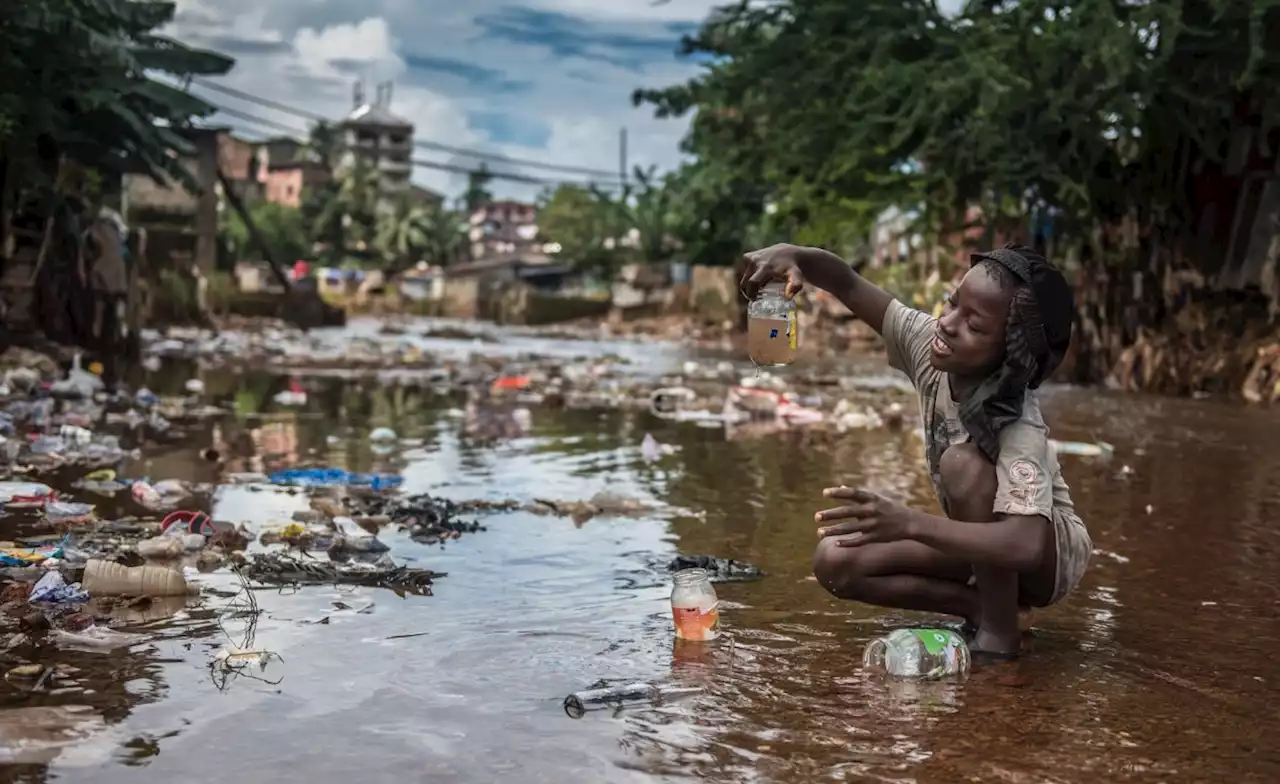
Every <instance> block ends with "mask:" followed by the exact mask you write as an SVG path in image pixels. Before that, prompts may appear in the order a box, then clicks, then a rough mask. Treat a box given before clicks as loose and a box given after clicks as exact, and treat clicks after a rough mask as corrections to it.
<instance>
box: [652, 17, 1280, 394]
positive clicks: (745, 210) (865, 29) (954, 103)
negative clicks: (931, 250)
mask: <svg viewBox="0 0 1280 784" xmlns="http://www.w3.org/2000/svg"><path fill="white" fill-rule="evenodd" d="M685 48H686V50H687V51H688V52H691V53H694V52H696V53H700V54H702V55H704V56H706V59H707V60H708V61H709V62H710V65H709V66H708V67H706V68H705V69H704V70H703V71H702V72H701V73H700V74H699V76H697V77H696V78H695V79H693V80H691V81H690V82H688V83H686V84H682V85H677V86H674V87H672V88H669V89H664V90H646V91H638V92H637V93H636V94H635V96H634V98H635V100H636V101H637V102H639V103H649V104H651V105H653V106H654V107H655V110H656V112H657V113H658V114H659V115H660V116H676V115H682V114H686V113H689V112H692V113H693V118H692V122H691V125H690V131H689V133H688V135H687V137H686V139H685V142H684V146H685V150H686V152H688V153H690V154H691V155H692V156H693V157H694V162H693V163H692V164H690V166H689V167H688V168H687V169H686V170H685V171H684V172H682V173H681V174H680V177H679V179H681V180H682V184H683V188H684V192H685V193H686V194H687V196H686V198H685V200H684V202H685V203H686V204H691V205H695V206H694V210H695V211H696V212H700V213H702V214H703V215H704V218H703V219H702V222H701V223H700V224H699V225H698V226H697V227H693V226H690V222H689V221H688V220H686V221H684V222H683V223H684V227H685V230H686V231H688V230H692V229H694V228H698V229H700V230H701V233H702V242H701V243H700V249H699V250H701V248H706V247H712V246H713V245H720V243H721V242H722V241H723V240H722V239H721V238H722V237H724V234H723V233H722V232H721V225H731V226H732V229H731V230H730V234H731V233H732V232H733V231H737V230H740V229H742V228H743V227H745V226H750V225H753V224H757V225H758V223H757V222H758V220H759V218H760V216H761V215H762V214H763V209H764V206H765V205H766V204H772V205H773V212H772V213H771V214H772V218H771V220H772V221H774V222H775V225H774V227H773V230H780V231H783V232H786V233H789V234H790V236H791V238H793V239H800V238H802V237H804V238H808V239H809V240H811V241H819V240H821V241H822V242H823V243H824V244H833V245H834V244H839V243H840V242H841V241H842V240H841V238H842V237H846V238H850V237H854V236H857V235H859V234H865V229H867V228H869V226H870V225H871V222H872V220H873V218H874V216H875V215H877V214H879V213H880V212H881V211H882V210H883V209H885V208H887V207H890V206H898V207H902V208H909V209H911V210H913V211H914V212H915V213H916V214H918V215H919V219H918V220H919V227H918V228H919V231H921V232H922V233H923V234H924V235H925V237H926V239H927V241H928V243H927V244H928V245H930V246H935V247H936V246H938V245H940V244H954V243H957V242H959V241H960V240H959V239H958V238H959V237H960V232H961V231H963V230H964V229H966V228H968V221H969V220H970V216H971V211H972V210H973V209H974V208H979V209H980V213H981V216H982V218H981V224H982V225H983V227H984V228H985V229H986V231H985V233H983V235H982V236H981V237H978V238H976V241H977V242H980V243H983V244H988V243H991V242H993V241H994V240H995V235H996V234H997V233H998V234H1000V235H1003V236H1006V237H1012V238H1017V239H1022V240H1027V241H1034V240H1035V239H1036V237H1037V234H1038V232H1039V227H1040V226H1042V225H1047V223H1048V222H1049V220H1050V219H1051V220H1052V225H1053V230H1052V236H1051V237H1049V238H1047V241H1051V242H1052V243H1053V245H1054V248H1053V251H1054V255H1055V256H1057V257H1059V258H1060V259H1078V260H1080V262H1081V265H1082V266H1081V270H1082V272H1083V274H1085V275H1086V276H1088V278H1089V279H1090V280H1094V281H1096V282H1097V283H1096V285H1091V286H1085V287H1082V291H1081V294H1080V301H1081V305H1082V307H1081V318H1082V323H1085V324H1087V325H1088V328H1087V329H1086V330H1084V332H1085V333H1086V334H1087V335H1088V337H1087V339H1086V341H1085V343H1084V346H1083V347H1084V349H1085V355H1084V356H1083V357H1082V361H1081V362H1080V363H1079V365H1078V370H1079V371H1081V375H1082V376H1083V377H1085V378H1097V377H1099V376H1100V375H1102V374H1103V373H1105V372H1106V371H1107V369H1108V368H1109V367H1111V366H1112V364H1113V363H1114V362H1115V361H1116V359H1117V356H1118V354H1119V353H1120V352H1121V351H1123V350H1124V348H1125V347H1126V346H1128V345H1131V344H1132V343H1133V342H1134V341H1135V340H1137V339H1139V337H1140V335H1141V334H1142V333H1143V332H1144V331H1145V332H1147V333H1150V332H1152V331H1156V330H1159V329H1161V328H1162V325H1164V324H1166V323H1167V319H1168V316H1169V314H1170V313H1171V312H1172V311H1173V310H1175V309H1176V308H1178V307H1183V306H1184V305H1185V298H1184V297H1183V295H1182V293H1181V292H1180V291H1179V292H1178V293H1177V294H1176V298H1175V295H1174V294H1170V293H1167V289H1166V287H1165V286H1164V285H1163V284H1164V282H1165V281H1166V280H1168V275H1170V274H1172V271H1173V270H1174V266H1173V265H1174V263H1175V260H1178V263H1179V264H1182V263H1185V264H1189V265H1190V266H1192V267H1193V268H1195V269H1196V270H1198V271H1199V272H1200V273H1201V274H1202V275H1205V276H1207V277H1210V278H1212V277H1214V276H1220V274H1221V273H1222V272H1223V271H1224V270H1231V269H1232V265H1236V266H1237V267H1238V265H1239V264H1240V263H1241V260H1239V259H1228V258H1226V253H1227V248H1228V247H1229V246H1230V245H1231V244H1232V242H1231V238H1230V237H1228V236H1221V235H1222V234H1223V233H1224V232H1225V230H1223V232H1219V234H1218V235H1215V236H1213V237H1211V238H1210V239H1209V241H1207V242H1206V241H1203V240H1200V239H1197V237H1198V236H1199V235H1200V234H1201V226H1202V225H1204V224H1205V222H1204V221H1203V216H1204V214H1205V211H1206V209H1207V208H1208V207H1209V204H1210V202H1215V201H1220V197H1219V196H1218V195H1206V194H1209V193H1210V192H1211V191H1212V190H1213V189H1206V188H1203V187H1201V188H1197V179H1199V180H1200V181H1201V182H1204V181H1205V180H1206V178H1208V179H1210V180H1212V179H1219V180H1221V181H1223V182H1225V183H1226V186H1225V187H1227V189H1228V190H1230V188H1231V186H1230V183H1232V182H1236V181H1237V180H1235V179H1234V178H1235V177H1236V174H1235V173H1234V172H1233V171H1232V170H1231V168H1230V167H1231V166H1233V165H1235V163H1234V161H1235V160H1236V159H1238V157H1239V152H1240V151H1241V150H1242V149H1253V152H1259V153H1260V150H1261V148H1257V145H1254V146H1253V148H1250V147H1249V145H1248V144H1247V142H1248V139H1250V138H1252V139H1258V138H1267V137H1269V136H1270V135H1271V133H1272V131H1273V130H1274V129H1275V128H1277V127H1278V126H1280V102H1277V101H1274V100H1272V99H1271V98H1270V97H1269V91H1268V86H1269V85H1270V84H1272V83H1273V82H1274V77H1275V76H1277V75H1278V74H1280V9H1277V8H1276V7H1274V5H1273V4H1272V3H1270V2H1268V0H1148V1H1147V2H1141V3H1117V2H1112V1H1111V0H1068V1H1066V2H1064V1H1063V0H970V1H969V2H966V3H965V4H964V5H963V6H962V8H961V9H960V10H959V12H958V13H953V14H946V13H943V12H941V11H940V10H939V8H938V5H937V4H936V3H935V2H934V0H868V2H865V3H857V4H851V3H846V2H840V1H839V0H782V1H781V2H774V3H769V4H753V3H737V4H733V5H731V6H727V7H725V8H723V9H721V10H720V11H719V12H717V13H716V14H715V15H714V16H713V17H712V18H711V19H710V20H708V22H707V23H706V24H704V25H703V27H702V29H701V30H700V31H699V32H698V34H697V35H695V36H693V37H691V38H690V39H689V40H687V41H686V42H685ZM1246 129H1251V130H1248V131H1247V130H1246ZM1242 145H1244V147H1242ZM1269 146H1271V145H1269V144H1268V145H1263V147H1269ZM1254 148H1257V149H1254ZM1233 154H1234V156H1235V157H1234V158H1232V156H1233ZM1250 154H1251V155H1252V154H1253V153H1250ZM1260 154H1268V155H1269V154H1270V153H1260ZM1246 157H1247V156H1246ZM713 210H718V215H728V216H732V218H731V219H726V220H725V223H724V224H720V223H719V222H718V221H712V219H711V215H712V214H713ZM751 213H754V215H752V217H751V218H750V219H749V220H742V219H743V218H745V217H747V215H748V214H751ZM718 215H717V217H718ZM1219 222H1220V223H1225V221H1219ZM1122 229H1124V230H1123V231H1122ZM1122 237H1128V238H1129V239H1121V238H1122ZM973 239H975V238H970V239H969V241H973ZM843 241H845V242H847V241H848V239H845V240H843ZM727 246H728V243H724V247H727ZM1269 264H1274V261H1272V262H1269ZM1168 291H1171V290H1168ZM1204 291H1205V292H1207V291H1208V290H1207V289H1205V290H1204ZM1198 296H1199V295H1198ZM1204 296H1205V297H1208V296H1209V294H1208V293H1205V294H1204ZM1121 303H1123V305H1122V304H1121ZM1264 310H1265V309H1264ZM1135 327H1136V329H1135ZM1194 343H1195V341H1194V340H1192V341H1189V343H1188V345H1187V348H1188V349H1189V350H1191V349H1194V345H1192V344H1194ZM1179 350H1180V349H1177V348H1175V349H1173V351H1172V353H1175V354H1176V353H1177V352H1178V351H1179Z"/></svg>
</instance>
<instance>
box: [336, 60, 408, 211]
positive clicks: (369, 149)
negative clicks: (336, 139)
mask: <svg viewBox="0 0 1280 784" xmlns="http://www.w3.org/2000/svg"><path fill="white" fill-rule="evenodd" d="M353 103H354V105H355V106H354V108H353V109H352V110H351V113H350V114H348V115H347V116H346V118H344V119H343V120H342V122H341V123H340V124H339V126H338V127H339V129H340V131H341V133H342V143H343V148H344V149H343V156H342V164H341V165H342V168H344V169H349V168H351V167H354V166H355V165H356V163H357V161H363V162H364V163H365V164H367V165H368V166H370V167H371V168H374V169H376V170H377V172H378V184H379V186H380V190H381V192H382V195H383V196H384V197H386V198H385V199H384V200H383V201H382V204H383V205H386V206H388V207H389V206H390V205H391V204H392V203H393V200H394V199H395V198H396V197H399V196H401V195H404V194H407V193H408V192H409V187H410V183H409V178H410V175H412V173H413V164H412V163H411V158H412V156H413V123H411V122H409V121H408V120H406V119H404V118H403V117H400V116H398V115H396V114H395V113H393V112H392V111H391V82H383V83H382V84H379V85H378V86H377V93H376V95H375V97H374V100H373V101H372V102H369V101H366V100H365V97H364V86H363V85H362V84H360V83H358V82H357V83H356V86H355V93H354V101H353Z"/></svg>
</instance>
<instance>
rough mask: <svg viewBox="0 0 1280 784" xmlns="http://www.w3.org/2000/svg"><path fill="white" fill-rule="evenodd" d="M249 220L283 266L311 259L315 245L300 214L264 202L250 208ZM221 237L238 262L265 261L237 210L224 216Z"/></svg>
mask: <svg viewBox="0 0 1280 784" xmlns="http://www.w3.org/2000/svg"><path fill="white" fill-rule="evenodd" d="M249 219H250V220H252V221H253V225H254V226H256V227H257V229H258V233H259V234H260V235H261V236H262V239H263V242H265V243H266V244H267V245H268V246H269V247H270V251H271V255H272V256H273V257H274V258H275V259H276V260H277V261H278V262H279V263H281V264H289V263H292V262H293V261H295V260H297V259H301V258H306V257H308V256H310V255H311V241H310V240H309V233H308V231H307V227H306V224H305V222H304V221H303V217H302V212H301V211H300V210H298V209H295V208H293V207H287V206H285V205H283V204H275V203H273V202H260V203H258V204H254V205H252V206H251V207H249ZM219 234H220V235H221V237H222V240H223V242H224V243H225V245H226V247H227V249H228V250H229V251H230V252H231V253H232V255H233V256H234V257H235V258H237V259H247V258H253V259H258V260H261V257H260V254H261V251H260V250H259V249H258V248H255V247H253V244H252V242H251V241H250V237H249V230H248V228H247V227H246V226H245V225H244V221H243V220H241V218H240V215H239V213H237V212H236V211H235V210H226V211H225V212H223V214H222V225H221V226H220V227H219Z"/></svg>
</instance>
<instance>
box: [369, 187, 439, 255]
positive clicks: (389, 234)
mask: <svg viewBox="0 0 1280 784" xmlns="http://www.w3.org/2000/svg"><path fill="white" fill-rule="evenodd" d="M429 221H430V219H429V217H428V216H427V212H426V210H424V209H423V208H422V207H421V206H420V205H417V204H414V203H413V202H412V201H410V200H409V199H408V198H401V199H399V200H398V201H396V203H395V205H394V206H393V207H392V209H391V210H390V211H388V212H383V213H381V214H380V215H379V217H378V231H377V238H376V239H375V241H374V246H375V247H376V248H377V249H378V251H379V252H380V253H381V254H382V257H383V258H384V259H385V260H386V261H387V262H388V263H389V264H390V266H391V268H392V269H404V268H405V267H408V266H410V265H412V264H413V263H414V262H415V261H417V260H418V257H419V256H420V255H421V253H422V251H423V249H424V248H426V246H427V233H428V231H429V230H430V225H429Z"/></svg>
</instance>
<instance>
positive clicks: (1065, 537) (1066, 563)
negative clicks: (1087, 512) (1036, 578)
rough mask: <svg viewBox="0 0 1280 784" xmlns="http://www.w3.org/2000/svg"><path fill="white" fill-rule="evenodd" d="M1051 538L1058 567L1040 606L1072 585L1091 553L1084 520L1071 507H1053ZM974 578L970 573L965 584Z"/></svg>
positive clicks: (1059, 597)
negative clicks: (1048, 592)
mask: <svg viewBox="0 0 1280 784" xmlns="http://www.w3.org/2000/svg"><path fill="white" fill-rule="evenodd" d="M1053 541H1054V549H1055V550H1056V551H1057V556H1058V558H1057V562H1058V570H1057V573H1056V574H1055V575H1054V578H1053V594H1052V595H1051V596H1050V597H1049V601H1048V602H1046V603H1044V604H1043V606H1045V607H1048V606H1050V605H1054V604H1057V603H1058V602H1060V601H1062V600H1063V599H1065V598H1067V594H1069V593H1071V592H1072V591H1074V590H1075V589H1076V586H1077V585H1079V584H1080V580H1081V579H1082V578H1083V577H1084V571H1085V569H1086V568H1088V566H1089V558H1090V557H1091V556H1092V555H1093V539H1092V538H1090V536H1089V529H1088V528H1086V527H1085V525H1084V521H1083V520H1081V519H1080V516H1079V515H1077V514H1076V513H1075V511H1073V510H1067V509H1060V508H1058V507H1054V509H1053ZM977 582H978V580H977V578H976V577H970V578H969V585H977Z"/></svg>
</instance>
